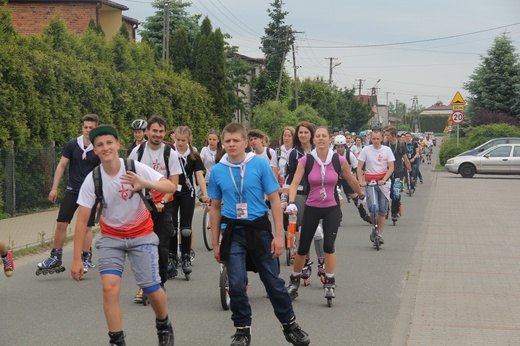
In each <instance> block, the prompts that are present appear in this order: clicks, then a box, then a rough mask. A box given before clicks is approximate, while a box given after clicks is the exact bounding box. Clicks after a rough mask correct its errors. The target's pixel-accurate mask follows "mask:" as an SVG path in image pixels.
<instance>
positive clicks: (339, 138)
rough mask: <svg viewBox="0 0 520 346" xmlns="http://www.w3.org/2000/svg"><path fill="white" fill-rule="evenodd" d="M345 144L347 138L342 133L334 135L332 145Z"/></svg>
mask: <svg viewBox="0 0 520 346" xmlns="http://www.w3.org/2000/svg"><path fill="white" fill-rule="evenodd" d="M345 144H347V139H346V138H345V136H343V135H337V136H336V137H334V145H345Z"/></svg>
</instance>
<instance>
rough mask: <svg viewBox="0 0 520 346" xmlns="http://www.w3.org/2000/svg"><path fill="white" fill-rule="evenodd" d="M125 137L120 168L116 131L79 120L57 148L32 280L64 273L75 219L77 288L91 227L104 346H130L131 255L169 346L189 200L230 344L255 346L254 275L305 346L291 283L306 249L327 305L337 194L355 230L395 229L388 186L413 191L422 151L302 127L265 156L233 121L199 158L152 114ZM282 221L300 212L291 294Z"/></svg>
mask: <svg viewBox="0 0 520 346" xmlns="http://www.w3.org/2000/svg"><path fill="white" fill-rule="evenodd" d="M131 127H132V130H133V131H134V139H135V140H134V142H133V143H132V144H131V145H130V146H128V148H127V149H128V153H127V155H128V159H123V158H120V157H119V151H120V149H121V144H120V142H119V134H118V131H117V130H116V129H115V128H114V127H112V126H110V125H99V119H98V116H97V115H95V114H88V115H85V116H84V117H83V118H82V135H81V136H79V137H78V138H75V139H72V140H71V141H69V142H68V143H67V144H66V145H65V147H64V148H63V151H62V157H61V159H60V162H59V164H58V166H57V168H56V172H55V176H54V182H53V187H52V190H51V192H50V193H49V200H50V201H51V202H55V201H56V199H57V196H58V193H57V189H58V185H59V183H60V181H61V179H62V177H63V174H64V172H65V169H66V167H67V166H69V178H68V183H67V189H66V192H65V195H64V197H63V199H62V202H61V206H60V210H59V213H58V218H57V227H56V231H55V237H54V243H53V248H52V250H51V253H50V257H49V258H47V259H46V260H44V261H42V262H41V263H38V269H37V274H38V275H39V274H41V273H43V274H48V273H51V274H52V273H59V272H62V271H64V270H65V268H64V267H63V266H62V255H63V250H62V248H63V246H64V244H65V240H66V229H67V227H68V224H70V222H71V220H72V218H73V215H74V213H75V212H76V210H78V215H77V222H76V227H75V232H74V256H73V262H72V265H71V275H72V277H73V278H74V279H75V280H77V281H80V280H81V278H82V277H83V275H85V274H86V273H87V272H88V271H89V269H90V268H93V267H95V265H94V264H93V262H92V242H93V236H92V226H94V224H95V223H97V222H99V225H100V229H101V230H100V235H99V237H97V239H96V241H95V247H96V248H97V249H98V250H99V254H98V256H99V259H98V265H97V267H98V269H99V272H100V274H101V278H102V286H103V309H104V313H105V318H106V321H107V325H108V330H109V333H108V334H109V339H110V345H125V333H124V331H123V326H122V311H121V303H120V297H119V292H120V287H121V278H122V273H123V267H124V262H125V258H126V256H128V258H129V262H130V266H131V269H132V272H133V274H134V277H135V280H136V283H137V285H138V287H139V293H138V294H137V295H136V297H134V300H136V301H139V299H143V298H142V297H143V295H146V297H147V299H149V301H150V304H151V306H152V308H153V311H154V313H155V317H156V328H157V334H158V340H159V345H173V342H174V341H173V340H174V334H173V327H172V324H171V321H170V320H169V317H168V306H167V298H166V293H165V289H164V285H165V282H166V281H167V280H168V279H169V278H172V277H175V276H176V275H177V268H178V267H180V268H182V271H183V273H184V275H186V276H187V278H188V277H189V274H190V273H191V272H192V267H191V262H192V261H193V260H194V257H195V253H194V252H193V246H192V245H193V240H192V239H193V229H192V221H193V216H194V211H195V205H196V200H197V199H198V200H199V201H201V202H202V203H204V204H205V205H210V207H209V208H210V222H211V225H212V227H211V231H212V233H213V234H212V235H213V252H214V257H215V259H216V260H217V262H219V263H225V264H226V266H227V272H228V281H229V295H230V298H231V299H230V308H231V312H232V315H231V319H232V321H233V323H234V327H235V328H236V331H235V334H234V335H233V339H232V343H231V345H232V346H241V345H250V343H251V322H252V319H251V315H252V312H251V306H250V304H249V300H248V296H247V292H246V289H247V282H248V281H247V271H250V270H254V271H255V272H258V273H259V275H260V278H261V280H262V282H263V284H264V285H265V288H266V290H267V293H268V296H269V299H270V301H271V303H272V306H273V309H274V313H275V315H276V317H277V318H278V320H279V322H280V323H281V325H282V331H283V334H284V336H285V339H286V340H287V341H288V342H289V343H292V344H294V345H308V344H309V343H310V338H309V335H308V333H306V332H305V331H304V330H302V328H301V327H300V326H299V325H298V323H297V322H296V316H295V313H294V310H293V307H292V300H293V299H294V298H296V297H297V296H298V293H297V291H298V286H299V283H300V280H301V279H302V278H304V279H305V275H309V272H310V271H309V268H310V265H311V264H312V263H311V262H310V259H309V257H310V256H309V252H310V247H311V243H312V242H313V241H314V245H315V249H316V253H317V257H318V274H319V275H320V278H321V279H322V282H323V287H324V291H325V297H326V298H328V299H330V298H334V288H335V269H336V255H335V239H336V234H337V231H338V228H339V226H340V222H341V219H342V213H341V204H342V201H343V198H342V196H341V189H343V193H344V194H345V195H346V197H347V201H348V202H350V203H352V205H353V206H354V207H355V208H357V210H358V212H359V215H360V217H361V218H362V219H363V220H364V221H366V222H367V223H370V224H373V223H374V217H377V219H378V222H379V233H380V234H381V233H382V232H383V230H384V222H385V219H386V217H387V211H388V210H390V213H391V215H392V218H394V217H395V218H397V217H398V216H399V214H400V210H401V208H400V199H398V198H393V194H392V190H393V189H392V185H393V183H394V181H395V179H396V178H400V179H404V177H405V176H406V174H405V172H406V171H405V169H407V170H408V171H409V172H410V177H411V179H412V180H413V179H414V178H413V177H416V176H417V173H416V172H419V170H418V166H419V165H418V162H420V161H421V159H420V149H419V145H417V143H415V142H413V141H412V140H411V138H410V142H411V143H408V141H407V142H406V143H403V142H401V141H400V138H398V134H397V131H396V130H395V128H393V127H388V128H385V129H384V131H383V130H381V129H379V128H374V129H373V130H372V131H371V133H370V134H369V135H367V134H366V133H364V135H365V136H363V133H360V135H359V136H355V135H354V134H351V133H340V132H339V130H338V131H335V130H336V129H334V130H333V131H332V133H331V131H329V129H328V128H326V127H315V126H314V125H313V124H311V123H308V122H305V121H303V122H300V123H299V124H298V125H297V126H296V127H295V128H293V127H286V128H284V129H283V131H282V135H281V137H280V140H279V146H278V148H277V149H276V150H274V149H271V148H269V146H268V145H269V140H268V137H267V136H266V135H265V134H264V133H262V131H259V130H251V131H249V132H247V130H246V128H245V127H244V126H243V125H241V124H238V123H231V124H228V125H227V126H226V127H225V128H224V129H223V131H222V133H220V132H219V131H216V130H209V131H208V133H207V142H206V145H205V146H204V147H203V148H202V149H201V150H200V152H199V151H198V150H197V149H196V148H194V147H193V146H192V140H193V134H192V132H191V129H190V128H189V127H187V126H178V127H176V128H175V129H172V130H170V131H168V125H167V123H166V121H165V119H164V118H163V117H161V116H158V115H153V116H151V117H150V118H149V119H147V120H143V119H137V120H135V121H134V122H132V124H131ZM408 135H409V134H406V135H405V138H406V139H408V138H407V137H408ZM167 136H168V137H169V138H167ZM414 143H415V144H414ZM426 147H427V145H426ZM414 162H417V164H416V166H417V167H415V166H414ZM246 177H247V179H246ZM370 181H377V184H378V189H376V194H375V198H377V200H378V203H379V211H378V214H377V215H373V213H367V210H366V209H365V206H364V205H366V204H367V205H368V206H370V205H372V201H371V198H373V197H374V196H371V195H370V194H368V193H366V192H365V191H363V189H362V187H366V186H367V182H370ZM421 181H422V178H421ZM390 203H391V208H390V205H389V204H390ZM291 214H292V215H297V219H298V238H299V239H298V250H297V253H296V255H295V258H294V266H293V272H292V274H291V276H290V279H289V283H288V284H287V285H286V284H285V282H284V280H283V279H281V278H280V276H279V274H280V268H279V260H278V257H279V256H280V255H282V253H284V252H285V236H284V228H286V227H287V218H288V215H291ZM269 216H270V217H271V219H272V222H271V220H270V218H269ZM273 227H274V232H273V230H272V228H273ZM317 230H318V232H317ZM381 243H383V241H382V238H381ZM0 255H2V259H3V260H4V270H5V271H6V275H8V276H10V275H12V268H13V265H12V263H13V262H12V256H11V254H10V252H9V251H7V249H6V248H5V245H3V243H1V242H0ZM6 263H7V264H9V263H10V264H11V267H9V265H6ZM172 264H173V265H172ZM6 268H7V269H9V268H11V271H10V272H9V271H8V270H7V269H6Z"/></svg>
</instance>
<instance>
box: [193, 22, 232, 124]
mask: <svg viewBox="0 0 520 346" xmlns="http://www.w3.org/2000/svg"><path fill="white" fill-rule="evenodd" d="M193 61H194V66H193V68H192V70H191V71H192V76H193V79H194V80H195V81H196V82H198V83H200V84H202V85H203V86H205V87H206V88H207V89H208V93H209V94H210V96H211V97H212V99H213V110H214V113H215V115H216V116H217V117H218V118H219V119H220V124H221V125H222V126H223V125H225V124H226V123H228V122H229V120H230V118H231V115H232V111H231V110H230V109H229V107H228V101H229V98H228V86H229V84H228V80H227V72H226V55H225V53H224V37H223V35H222V32H221V31H220V29H217V30H215V32H213V29H212V26H211V21H210V20H209V18H208V17H206V18H204V20H203V21H202V25H201V28H200V32H199V33H198V34H197V36H196V37H195V42H194V46H193Z"/></svg>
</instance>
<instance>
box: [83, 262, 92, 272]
mask: <svg viewBox="0 0 520 346" xmlns="http://www.w3.org/2000/svg"><path fill="white" fill-rule="evenodd" d="M88 268H90V266H89V265H88V263H87V262H83V274H87V273H88Z"/></svg>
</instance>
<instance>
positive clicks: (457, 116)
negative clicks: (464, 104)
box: [451, 111, 464, 125]
mask: <svg viewBox="0 0 520 346" xmlns="http://www.w3.org/2000/svg"><path fill="white" fill-rule="evenodd" d="M451 120H452V121H453V123H454V124H457V125H460V124H462V122H463V121H464V113H462V112H461V111H455V112H453V113H451Z"/></svg>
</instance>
